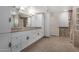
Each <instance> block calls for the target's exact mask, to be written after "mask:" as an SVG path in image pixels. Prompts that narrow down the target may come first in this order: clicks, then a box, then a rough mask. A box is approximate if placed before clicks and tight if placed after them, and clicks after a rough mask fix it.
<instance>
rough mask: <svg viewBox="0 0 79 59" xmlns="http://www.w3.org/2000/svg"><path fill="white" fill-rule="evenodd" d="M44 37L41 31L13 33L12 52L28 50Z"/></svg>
mask: <svg viewBox="0 0 79 59" xmlns="http://www.w3.org/2000/svg"><path fill="white" fill-rule="evenodd" d="M43 36H44V35H43V32H42V30H41V29H36V30H30V31H23V32H16V33H12V34H11V45H12V46H11V51H13V52H19V51H21V50H23V49H24V48H27V47H28V46H30V45H31V44H33V43H34V42H36V41H37V40H39V39H40V38H42V37H43Z"/></svg>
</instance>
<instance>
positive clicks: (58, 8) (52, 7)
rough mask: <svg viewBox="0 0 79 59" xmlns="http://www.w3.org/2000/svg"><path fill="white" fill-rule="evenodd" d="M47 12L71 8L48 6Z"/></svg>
mask: <svg viewBox="0 0 79 59" xmlns="http://www.w3.org/2000/svg"><path fill="white" fill-rule="evenodd" d="M47 8H48V11H49V12H62V11H67V10H69V9H71V7H70V6H48V7H47Z"/></svg>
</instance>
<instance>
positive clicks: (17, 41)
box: [11, 36, 22, 52]
mask: <svg viewBox="0 0 79 59" xmlns="http://www.w3.org/2000/svg"><path fill="white" fill-rule="evenodd" d="M11 43H12V51H13V52H19V51H21V47H22V44H21V36H20V37H14V38H12V41H11Z"/></svg>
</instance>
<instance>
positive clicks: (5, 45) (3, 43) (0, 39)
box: [0, 34, 10, 52]
mask: <svg viewBox="0 0 79 59" xmlns="http://www.w3.org/2000/svg"><path fill="white" fill-rule="evenodd" d="M9 41H10V34H0V52H8V51H10V47H9Z"/></svg>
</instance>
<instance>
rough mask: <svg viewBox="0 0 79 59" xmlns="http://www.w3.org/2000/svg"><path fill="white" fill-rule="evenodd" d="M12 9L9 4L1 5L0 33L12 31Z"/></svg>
mask: <svg viewBox="0 0 79 59" xmlns="http://www.w3.org/2000/svg"><path fill="white" fill-rule="evenodd" d="M10 10H11V8H10V7H8V6H0V33H5V32H10V23H9V16H10Z"/></svg>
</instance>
